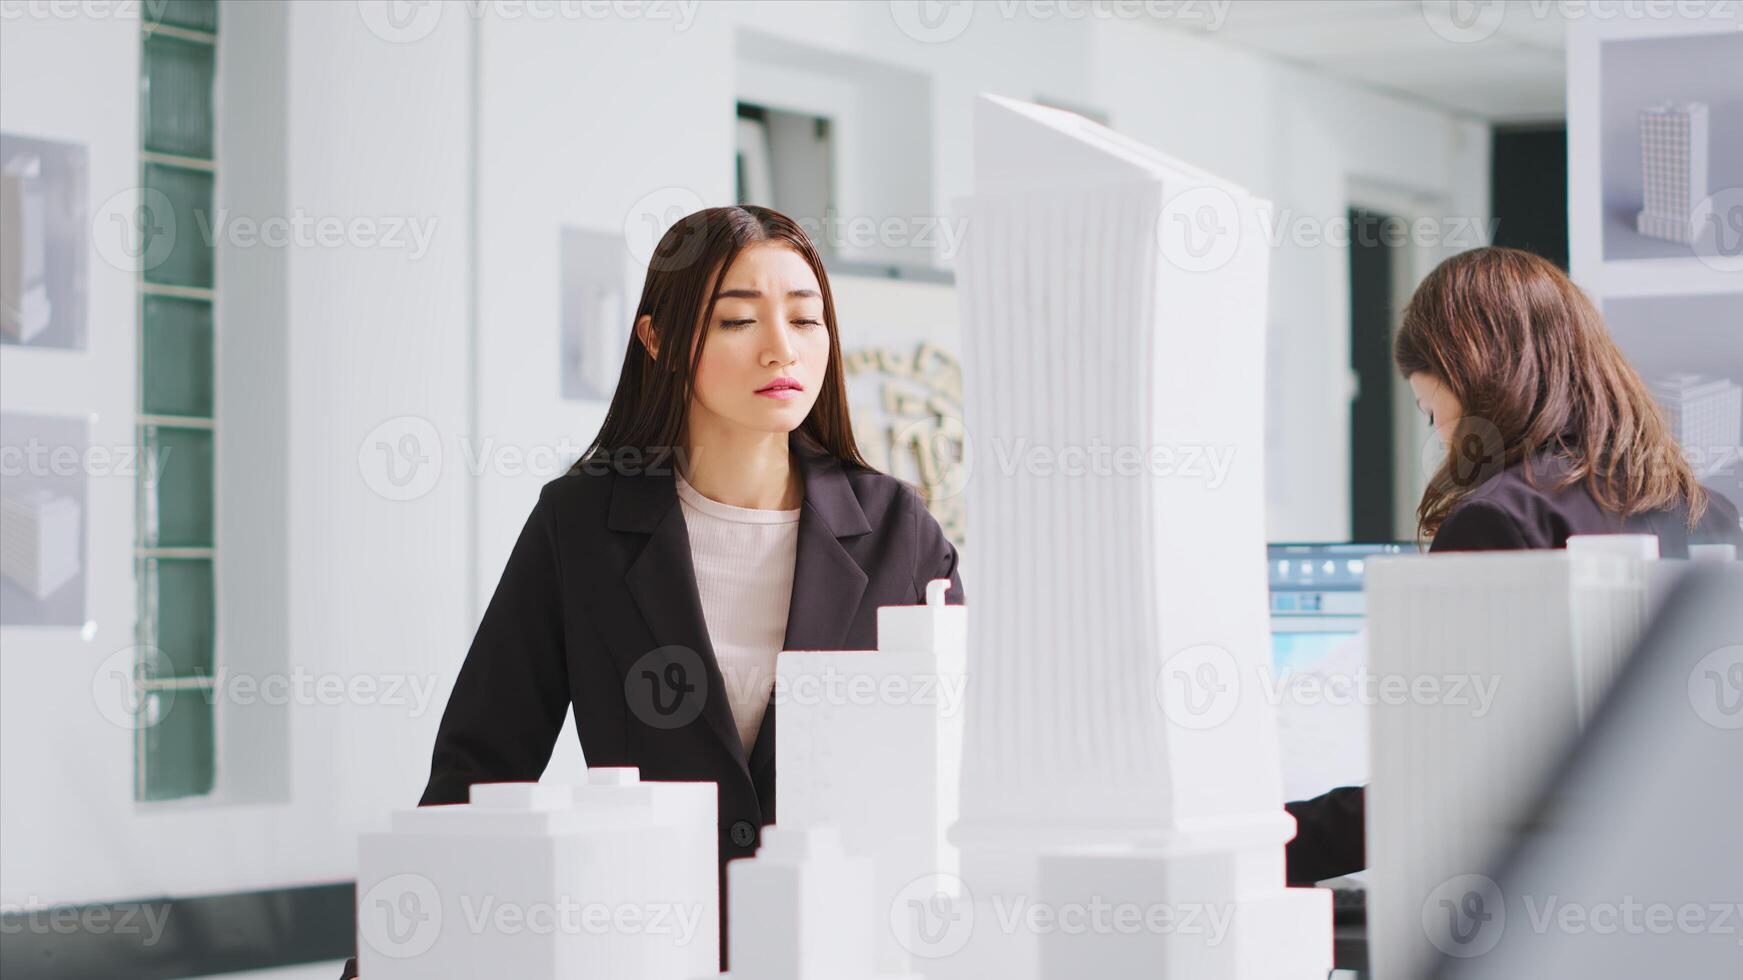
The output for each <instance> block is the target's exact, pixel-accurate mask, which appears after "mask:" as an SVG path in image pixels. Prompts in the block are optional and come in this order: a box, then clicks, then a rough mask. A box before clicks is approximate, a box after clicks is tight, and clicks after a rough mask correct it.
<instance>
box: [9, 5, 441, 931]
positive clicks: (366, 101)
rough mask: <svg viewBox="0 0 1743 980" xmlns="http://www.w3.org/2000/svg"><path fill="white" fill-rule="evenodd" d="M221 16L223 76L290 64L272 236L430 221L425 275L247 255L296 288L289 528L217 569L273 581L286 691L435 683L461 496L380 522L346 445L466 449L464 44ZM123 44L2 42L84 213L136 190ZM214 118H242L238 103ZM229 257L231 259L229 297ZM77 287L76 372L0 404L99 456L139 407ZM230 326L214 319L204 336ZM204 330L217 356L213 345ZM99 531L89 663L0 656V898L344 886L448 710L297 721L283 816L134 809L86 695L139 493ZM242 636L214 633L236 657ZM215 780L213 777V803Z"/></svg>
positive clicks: (118, 33)
mask: <svg viewBox="0 0 1743 980" xmlns="http://www.w3.org/2000/svg"><path fill="white" fill-rule="evenodd" d="M222 16H223V24H222V27H221V36H222V35H230V36H233V37H234V38H236V39H237V42H236V43H235V44H234V45H233V44H232V42H231V41H229V40H228V39H226V41H225V44H226V47H225V48H224V49H223V57H227V58H228V57H235V58H241V59H246V58H249V57H250V52H249V51H248V50H247V47H246V43H244V39H247V40H248V41H252V42H253V43H258V44H261V45H264V46H266V48H267V50H265V51H261V52H259V56H260V57H262V58H265V59H267V60H268V61H270V60H271V58H272V56H271V54H270V51H271V49H272V48H273V47H280V48H283V49H284V50H285V51H287V52H288V59H287V63H288V71H289V77H288V91H289V93H290V106H289V111H288V114H287V115H286V117H285V118H284V119H283V120H282V126H283V129H284V138H285V140H286V141H287V143H288V146H289V153H288V157H287V159H286V161H285V166H284V168H283V169H284V180H283V184H282V188H281V189H282V195H283V200H282V202H281V206H282V210H281V211H280V213H281V214H284V215H294V214H298V213H302V214H306V215H308V216H310V217H312V218H320V217H328V216H336V217H339V218H342V219H352V218H356V217H368V216H375V217H385V216H395V215H398V216H417V217H420V218H422V219H429V218H436V219H439V223H438V226H437V227H438V233H437V234H436V236H435V238H434V239H433V242H432V244H431V247H430V248H429V250H428V253H427V254H425V255H423V256H422V257H421V258H420V259H417V260H414V259H412V258H411V257H410V256H409V255H408V254H407V253H406V252H405V251H403V250H390V249H382V248H369V247H361V246H355V245H354V246H342V247H334V248H323V247H311V248H291V249H282V250H276V254H273V255H268V256H266V257H265V258H264V259H263V260H262V256H261V255H259V254H249V255H248V256H247V257H246V258H247V260H249V261H252V262H253V264H254V266H255V267H254V268H253V269H252V270H251V271H250V272H249V273H248V275H251V276H253V277H254V280H253V281H255V282H257V283H258V282H259V281H261V279H263V278H264V279H270V278H271V277H272V275H273V272H272V267H273V266H274V265H275V264H276V265H278V266H280V267H281V269H282V274H283V275H284V277H285V279H286V290H287V292H288V305H287V306H286V307H285V315H284V323H285V329H286V331H287V336H286V338H285V343H284V344H283V345H282V346H283V348H284V349H283V351H282V355H280V356H283V357H284V358H285V364H284V368H285V369H284V371H283V377H284V384H285V390H284V392H283V394H284V395H285V397H286V400H287V405H286V411H285V415H286V416H287V418H288V433H287V437H286V441H285V443H284V445H283V446H282V447H277V448H270V447H269V448H267V449H263V453H267V452H276V453H278V454H281V455H282V456H283V457H284V459H285V461H286V463H287V467H288V472H289V485H288V487H286V488H285V492H284V493H283V495H282V497H283V501H284V509H285V512H284V513H282V514H280V515H279V519H280V520H281V521H283V522H284V525H285V527H284V534H283V537H284V540H285V541H286V542H287V549H286V550H285V551H283V552H280V553H262V550H261V549H259V548H257V547H256V548H250V547H241V546H239V547H238V548H236V549H234V550H231V549H230V548H229V545H230V544H231V540H230V539H231V537H232V536H233V529H231V528H229V527H228V526H226V525H224V524H222V523H221V525H220V528H221V530H220V538H219V549H220V553H221V556H222V561H223V563H224V568H225V569H226V572H228V570H229V569H231V568H232V567H234V566H238V565H246V564H249V563H256V564H258V565H259V566H260V567H261V568H262V569H263V570H264V571H263V572H262V574H263V575H264V576H266V577H270V574H271V572H272V570H273V569H274V568H276V567H279V566H282V568H283V569H285V570H287V574H286V576H285V578H286V579H287V580H288V589H287V591H286V593H285V597H284V599H285V604H284V606H283V609H282V617H283V621H284V622H285V623H286V624H288V650H289V661H290V665H291V667H292V669H300V670H301V671H302V672H304V674H305V675H306V676H311V677H315V676H322V675H331V676H333V677H338V678H344V679H350V678H354V677H367V678H372V679H374V680H377V681H380V682H383V683H387V682H391V681H392V680H393V678H396V677H398V678H406V677H427V676H441V677H443V678H444V679H446V678H447V677H448V675H449V674H450V673H451V668H452V666H453V664H454V663H455V662H456V659H457V652H456V651H457V650H459V649H461V648H462V646H463V644H464V638H465V636H466V634H467V633H468V631H469V630H470V628H471V625H472V624H471V620H470V618H469V615H468V613H467V609H466V602H465V595H466V583H467V581H468V567H467V563H468V556H469V552H470V548H469V541H468V534H467V526H468V525H467V519H468V511H469V505H470V494H471V488H470V485H469V484H468V483H467V481H465V480H464V479H462V478H461V477H460V476H458V475H456V473H455V472H454V471H453V470H454V467H453V464H452V462H450V463H449V464H448V467H447V471H446V472H444V473H443V474H442V476H441V479H440V480H439V481H438V482H437V483H436V485H435V486H434V488H433V489H432V490H431V491H430V492H429V493H428V494H427V495H425V496H423V497H421V498H419V499H417V500H415V501H411V502H403V503H402V502H393V501H390V500H387V499H384V498H383V497H382V496H380V495H378V494H377V493H376V492H374V491H373V490H372V489H371V486H370V483H369V482H366V477H370V476H371V474H369V473H367V472H366V471H365V470H364V469H363V468H362V467H360V464H359V458H358V448H359V446H360V445H361V444H362V443H363V441H364V438H365V436H366V434H368V433H369V432H370V430H371V429H372V428H373V427H374V426H375V425H376V424H377V423H379V422H381V421H383V420H386V419H391V418H394V417H397V416H416V417H419V418H423V419H427V420H428V421H429V422H430V423H431V425H432V426H434V428H435V430H436V431H437V432H438V433H440V434H441V435H442V437H443V438H445V439H449V440H452V439H453V438H455V437H456V436H457V435H458V433H460V432H461V431H463V429H464V427H465V423H466V417H467V416H466V413H467V405H468V386H469V384H470V382H469V376H470V373H471V369H470V365H469V362H468V360H467V350H468V346H467V345H468V331H469V329H470V327H469V319H468V316H467V306H468V298H467V288H468V287H467V282H468V277H467V267H468V263H469V255H470V253H469V245H468V242H469V238H470V229H469V228H468V227H467V224H466V219H467V213H468V211H467V202H468V193H469V190H468V176H467V173H468V171H467V167H466V159H467V153H466V151H467V147H468V145H469V142H470V138H471V133H470V126H469V121H468V119H469V117H468V114H467V113H466V112H465V111H464V109H463V107H464V106H465V105H466V102H467V99H468V93H469V87H470V81H469V76H468V72H467V65H468V61H467V58H468V52H469V42H470V32H469V30H468V29H467V26H466V25H465V24H464V23H463V22H462V21H460V20H459V19H458V18H450V19H449V20H448V22H446V23H444V24H443V25H441V27H440V28H439V29H438V30H437V31H435V32H434V33H433V34H432V35H431V36H430V37H428V38H427V39H425V40H424V41H422V42H420V43H418V44H414V45H390V44H387V43H384V42H383V41H382V40H380V39H379V38H377V37H376V36H374V35H372V34H371V33H369V32H368V31H367V30H365V28H364V24H363V22H362V21H361V20H360V19H359V17H358V11H357V9H356V8H355V7H354V6H352V5H350V4H294V5H290V6H289V7H288V8H283V9H279V10H274V9H272V8H270V7H268V6H267V5H255V4H228V5H226V6H225V7H224V8H223V14H222ZM139 48H140V40H139V24H138V22H137V20H126V19H79V20H70V21H62V20H41V21H35V20H8V21H7V22H5V23H4V25H3V26H0V66H3V67H0V73H3V74H0V84H3V85H4V88H5V90H6V92H7V93H8V97H7V99H6V100H5V103H4V113H5V114H4V117H0V126H3V127H4V128H5V129H6V130H7V131H9V132H13V131H16V132H24V133H30V134H33V135H41V136H45V137H51V138H60V139H76V140H81V141H84V142H86V143H88V144H89V145H90V147H91V172H92V184H93V186H92V188H91V197H92V201H93V213H96V212H97V210H98V209H97V208H96V207H95V205H96V204H98V203H100V202H103V201H104V200H106V199H107V198H109V197H110V196H111V195H113V194H115V193H117V192H119V191H126V190H128V189H130V188H133V187H134V186H135V185H136V184H137V179H138V178H137V173H138V151H137V148H138V135H137V92H138V55H139ZM221 70H222V69H221ZM226 95H227V96H228V97H229V98H230V99H231V102H232V106H231V107H232V108H233V109H235V110H236V111H246V107H245V106H243V105H241V104H240V103H239V102H238V101H237V99H238V96H237V95H236V93H226ZM456 107H461V108H459V109H457V108H456ZM242 124H243V125H247V124H248V123H247V122H244V123H242ZM223 164H224V161H223V160H220V168H222V167H223ZM254 203H255V205H259V204H260V202H259V200H258V199H257V200H256V201H255V202H254ZM254 248H256V249H259V250H260V251H261V252H262V253H265V252H268V251H273V250H269V249H266V248H265V247H263V246H254ZM231 257H232V258H234V255H233V254H232V255H231ZM224 261H225V255H224V253H223V252H222V251H221V256H220V263H221V264H220V268H219V276H220V283H224V282H225V280H224V279H223V278H222V277H223V276H224V275H225V273H226V271H227V269H228V268H229V266H227V265H225V264H224ZM249 261H245V262H243V263H242V265H244V266H245V265H248V264H249ZM263 267H264V268H263ZM91 270H92V272H91V274H92V284H91V293H92V304H91V310H92V321H91V350H90V351H89V352H88V353H85V354H64V353H54V352H34V351H31V352H23V351H18V350H16V349H11V348H8V349H7V350H6V352H5V357H4V360H3V362H0V363H3V365H4V366H3V372H4V391H5V407H6V408H7V410H9V411H10V410H15V409H17V410H26V409H28V410H41V411H73V410H74V409H79V410H94V411H96V412H97V414H98V422H97V424H96V427H95V429H94V435H93V441H94V442H97V443H102V444H107V445H113V446H126V445H129V444H130V443H131V442H132V438H133V436H132V425H133V415H132V406H133V405H134V403H135V388H134V360H133V359H134V342H133V337H134V329H135V327H134V312H133V283H132V278H131V276H130V275H128V274H126V273H124V272H122V271H120V270H117V269H113V268H111V267H109V266H107V265H105V264H103V263H102V262H99V261H93V263H92V266H91ZM239 271H240V267H239ZM243 281H247V276H244V280H243ZM221 288H222V287H221ZM242 310H246V306H245V305H244V306H242V307H239V308H238V309H237V310H231V309H230V308H228V307H226V308H225V310H224V311H223V312H222V313H221V316H222V315H232V314H234V315H240V313H239V311H242ZM218 329H219V331H220V344H221V345H222V343H223V336H224V330H225V325H224V323H223V322H220V324H219V328H218ZM238 329H239V330H240V329H242V328H241V327H239V328H238ZM227 353H230V354H233V353H234V352H233V351H232V352H227ZM260 353H261V354H262V356H267V355H268V354H269V353H270V352H268V351H265V350H262V351H261V352H260ZM221 356H226V355H221ZM227 380H228V379H227ZM244 394H245V392H234V391H232V392H229V393H227V395H226V397H229V396H238V397H240V396H242V395H244ZM256 394H257V395H258V396H264V395H266V394H267V393H266V392H257V393H256ZM225 404H230V403H229V402H226V403H225ZM222 425H223V419H222V418H221V419H220V426H221V427H222ZM448 457H449V459H450V460H451V459H452V451H450V452H449V454H448ZM235 462H237V461H234V460H228V461H226V465H232V464H234V463H235ZM220 478H221V479H222V478H223V477H222V476H221V477H220ZM234 503H238V504H240V505H241V506H247V505H248V503H247V502H246V501H245V500H244V501H237V502H234ZM90 518H91V533H90V540H91V554H90V556H89V557H90V559H91V563H90V569H91V572H90V582H91V600H90V602H91V610H92V616H93V618H94V619H95V620H96V621H97V623H98V625H99V628H98V631H97V634H96V638H95V640H94V642H91V643H85V642H82V641H81V640H80V639H79V637H78V635H77V632H76V631H71V630H13V629H8V630H6V631H5V634H4V642H5V650H4V655H3V656H0V741H3V744H4V745H5V765H4V768H3V769H0V839H3V840H4V842H5V844H4V849H3V850H0V854H3V855H4V868H3V873H0V881H3V884H0V902H4V903H7V904H13V903H51V902H62V901H97V900H104V899H122V898H135V897H140V896H149V895H158V894H165V893H168V894H189V893H201V892H221V891H232V890H245V889H252V888H268V887H275V886H280V885H286V884H295V883H306V882H317V881H336V880H344V879H347V878H350V877H351V876H352V875H353V874H354V865H355V839H356V834H357V832H358V830H359V829H361V828H363V827H364V826H365V825H373V824H375V823H378V822H381V821H383V820H384V819H385V814H386V813H387V811H388V810H389V809H390V808H391V807H394V806H403V805H406V804H407V803H409V802H411V801H414V800H415V799H416V797H417V794H418V792H419V790H420V789H421V788H422V785H423V781H424V778H425V775H426V774H427V772H428V765H429V751H430V744H431V738H432V734H433V732H434V728H435V723H436V720H437V716H438V714H439V712H440V709H441V705H442V703H443V701H444V700H445V693H442V692H438V693H436V695H435V697H434V702H433V704H432V705H431V706H430V709H429V712H428V713H427V714H426V715H424V716H421V717H411V715H412V714H414V712H415V705H414V704H409V703H408V704H403V705H380V704H366V703H351V704H343V705H338V706H321V705H319V704H312V705H309V706H304V707H296V708H294V709H293V710H292V711H291V719H290V725H291V727H290V759H289V762H288V764H289V770H288V773H289V784H290V785H289V788H290V792H291V799H292V802H291V803H289V804H270V803H268V804H246V805H226V804H224V803H222V802H220V801H188V802H178V803H174V804H166V805H139V804H135V803H134V802H133V800H132V795H131V794H132V780H133V762H132V735H131V733H130V732H128V731H127V730H125V729H124V728H121V727H118V726H116V725H113V724H111V723H110V722H108V721H105V720H104V718H103V717H102V715H101V714H100V713H99V712H98V711H97V710H96V709H95V706H94V705H93V701H92V695H91V690H92V679H93V676H94V675H95V674H96V671H97V666H98V664H99V663H100V662H101V661H102V660H103V659H104V657H106V656H108V655H109V654H111V653H112V652H113V651H115V650H117V649H120V648H123V647H125V646H128V645H130V644H131V642H132V640H131V634H132V629H133V620H134V616H135V609H134V599H133V588H134V586H133V571H132V541H133V505H132V485H131V480H128V479H122V478H116V479H113V480H109V481H93V484H92V492H91V515H90ZM227 625H228V624H227ZM234 632H235V631H233V630H230V629H228V628H227V629H226V642H230V641H231V640H232V637H233V635H234ZM238 652H239V654H240V655H241V659H244V660H245V659H246V651H238ZM225 656H226V653H225V652H222V651H221V652H220V658H224V657H225ZM317 699H318V696H316V695H311V697H310V699H309V700H311V701H313V700H317ZM408 700H409V699H408ZM219 710H220V712H223V711H224V710H226V706H225V705H224V704H222V703H220V705H219ZM227 775H228V774H227V773H225V772H223V771H221V772H220V776H219V779H220V783H221V785H222V784H223V783H224V781H225V779H226V776H227Z"/></svg>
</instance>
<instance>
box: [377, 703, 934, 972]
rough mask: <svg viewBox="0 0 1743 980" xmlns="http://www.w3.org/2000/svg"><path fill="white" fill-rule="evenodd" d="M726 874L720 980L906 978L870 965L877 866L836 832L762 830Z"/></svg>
mask: <svg viewBox="0 0 1743 980" xmlns="http://www.w3.org/2000/svg"><path fill="white" fill-rule="evenodd" d="M782 724H785V721H784V720H783V722H782ZM777 764H778V763H777ZM776 812H779V811H778V810H777V811H776ZM726 875H727V888H726V890H727V893H728V894H729V895H731V896H732V899H731V901H732V914H731V915H730V916H728V922H729V923H730V924H729V925H728V929H729V930H730V932H731V934H732V935H731V940H732V942H731V943H730V948H731V950H732V971H731V972H730V973H725V974H720V977H721V978H722V980H726V978H730V980H909V978H908V977H906V976H897V975H895V974H888V973H883V972H881V971H877V970H875V969H874V968H873V967H872V960H873V959H874V952H873V949H872V935H873V930H874V922H875V917H874V911H875V903H874V902H873V900H872V877H873V875H872V861H871V860H870V859H869V858H861V857H853V856H851V855H849V854H848V853H847V851H846V850H845V849H843V847H842V842H841V837H840V835H838V834H837V833H836V832H835V830H834V829H833V828H830V827H807V828H803V829H795V828H790V827H786V826H774V827H768V828H765V829H764V830H763V838H762V845H761V846H760V847H758V848H757V853H756V857H755V858H749V859H741V860H738V861H732V862H730V863H728V864H727V866H726ZM360 975H361V974H360ZM710 976H711V975H710ZM697 980H704V978H702V977H698V978H697Z"/></svg>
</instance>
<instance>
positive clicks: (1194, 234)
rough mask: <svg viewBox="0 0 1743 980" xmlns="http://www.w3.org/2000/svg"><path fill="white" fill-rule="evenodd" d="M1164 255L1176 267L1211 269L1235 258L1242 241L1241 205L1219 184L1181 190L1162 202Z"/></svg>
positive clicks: (1159, 230)
mask: <svg viewBox="0 0 1743 980" xmlns="http://www.w3.org/2000/svg"><path fill="white" fill-rule="evenodd" d="M1156 235H1157V241H1158V243H1159V244H1160V245H1161V246H1162V256H1163V257H1164V258H1166V259H1167V260H1168V261H1169V262H1170V263H1172V264H1173V265H1174V267H1175V268H1177V269H1182V270H1184V271H1186V272H1209V271H1211V270H1212V269H1220V268H1222V267H1223V266H1225V265H1227V264H1228V262H1229V260H1230V259H1232V258H1234V256H1235V251H1236V249H1238V248H1240V244H1241V209H1240V206H1239V205H1237V204H1236V203H1235V199H1234V195H1232V194H1230V193H1229V192H1228V191H1225V190H1223V189H1222V188H1220V187H1210V186H1205V187H1194V188H1191V189H1190V190H1185V191H1181V192H1180V193H1179V194H1176V195H1174V196H1173V197H1171V198H1169V199H1168V202H1167V203H1166V204H1164V205H1163V206H1162V217H1161V219H1160V220H1159V221H1158V222H1157V224H1156Z"/></svg>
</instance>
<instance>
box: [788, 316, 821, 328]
mask: <svg viewBox="0 0 1743 980" xmlns="http://www.w3.org/2000/svg"><path fill="white" fill-rule="evenodd" d="M793 322H794V323H797V324H799V325H800V326H803V327H819V326H822V325H823V323H822V321H821V320H812V319H808V318H807V319H802V320H794V321H793Z"/></svg>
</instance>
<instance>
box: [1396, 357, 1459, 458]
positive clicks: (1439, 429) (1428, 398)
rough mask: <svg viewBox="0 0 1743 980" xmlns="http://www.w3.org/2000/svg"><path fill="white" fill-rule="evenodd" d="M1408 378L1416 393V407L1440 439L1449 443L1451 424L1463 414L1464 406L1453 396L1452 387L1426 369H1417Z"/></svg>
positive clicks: (1411, 388) (1450, 439) (1412, 389)
mask: <svg viewBox="0 0 1743 980" xmlns="http://www.w3.org/2000/svg"><path fill="white" fill-rule="evenodd" d="M1408 380H1409V382H1410V390H1411V391H1413V392H1415V393H1416V407H1417V408H1418V409H1420V410H1421V411H1422V413H1423V414H1424V415H1427V416H1428V424H1429V425H1432V426H1434V431H1435V433H1436V434H1437V435H1439V436H1440V441H1441V442H1443V443H1450V442H1451V441H1452V434H1453V425H1454V423H1456V422H1458V420H1459V417H1460V416H1461V415H1463V414H1464V406H1463V405H1460V404H1459V400H1458V398H1456V397H1454V395H1453V393H1452V389H1450V388H1448V387H1447V386H1446V384H1445V383H1443V382H1442V381H1441V380H1440V379H1439V378H1437V377H1435V376H1434V375H1432V374H1429V373H1428V372H1427V371H1418V372H1416V373H1415V374H1412V375H1411V376H1410V377H1409V379H1408Z"/></svg>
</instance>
